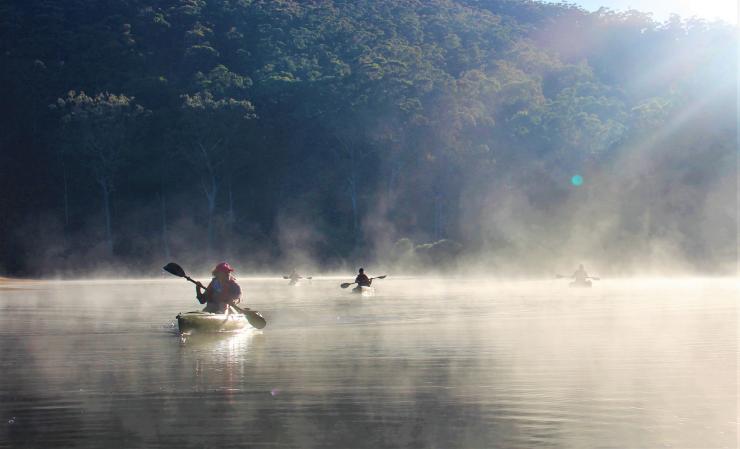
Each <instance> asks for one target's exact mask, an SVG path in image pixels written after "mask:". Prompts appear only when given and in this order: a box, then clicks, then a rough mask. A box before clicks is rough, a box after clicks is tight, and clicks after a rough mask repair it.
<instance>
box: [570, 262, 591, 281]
mask: <svg viewBox="0 0 740 449" xmlns="http://www.w3.org/2000/svg"><path fill="white" fill-rule="evenodd" d="M571 277H572V278H573V279H575V282H576V283H579V284H586V283H588V281H587V279H588V277H589V276H588V273H586V269H585V268H583V264H579V265H578V269H577V270H576V271H575V272H574V273H573V275H572V276H571Z"/></svg>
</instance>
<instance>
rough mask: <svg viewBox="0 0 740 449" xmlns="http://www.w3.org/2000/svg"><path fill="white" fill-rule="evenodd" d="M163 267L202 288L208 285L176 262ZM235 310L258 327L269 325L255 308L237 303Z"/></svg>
mask: <svg viewBox="0 0 740 449" xmlns="http://www.w3.org/2000/svg"><path fill="white" fill-rule="evenodd" d="M162 269H163V270H164V271H166V272H168V273H170V274H174V275H175V276H178V277H181V278H185V279H187V280H188V281H190V282H192V283H193V284H195V285H198V286H200V287H201V288H203V289H205V288H206V287H204V286H203V284H201V283H200V282H198V281H196V280H194V279H193V278H191V277H190V276H188V275H187V274H185V270H183V269H182V267H181V266H180V265H178V264H176V263H174V262H170V263H168V264H167V265H165V266H164V267H162ZM231 307H233V308H234V309H235V310H237V311H238V312H239V313H241V314H243V315H244V316H246V317H247V321H249V324H251V325H252V326H254V327H256V328H257V329H262V328H263V327H265V326H267V321H265V319H264V318H262V315H261V314H260V313H259V312H257V311H255V310H249V309H242V308H240V307H237V306H235V305H233V304H232V305H231Z"/></svg>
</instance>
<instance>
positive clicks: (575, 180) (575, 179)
mask: <svg viewBox="0 0 740 449" xmlns="http://www.w3.org/2000/svg"><path fill="white" fill-rule="evenodd" d="M570 183H571V184H573V185H574V186H576V187H578V186H580V185H581V184H583V176H581V175H573V177H572V178H570Z"/></svg>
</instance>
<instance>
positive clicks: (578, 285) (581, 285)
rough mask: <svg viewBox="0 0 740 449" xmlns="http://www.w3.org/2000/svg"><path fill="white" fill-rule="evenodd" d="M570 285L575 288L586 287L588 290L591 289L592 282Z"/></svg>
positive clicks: (576, 282)
mask: <svg viewBox="0 0 740 449" xmlns="http://www.w3.org/2000/svg"><path fill="white" fill-rule="evenodd" d="M569 285H570V286H571V287H575V288H584V287H586V288H588V287H591V281H583V282H578V281H573V282H571V283H570V284H569Z"/></svg>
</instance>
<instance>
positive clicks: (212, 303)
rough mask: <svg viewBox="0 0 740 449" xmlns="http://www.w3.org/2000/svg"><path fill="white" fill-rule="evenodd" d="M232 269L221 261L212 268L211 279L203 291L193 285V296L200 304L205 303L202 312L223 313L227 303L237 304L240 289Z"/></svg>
mask: <svg viewBox="0 0 740 449" xmlns="http://www.w3.org/2000/svg"><path fill="white" fill-rule="evenodd" d="M233 272H234V269H233V268H231V265H229V264H228V263H226V262H221V263H220V264H218V265H216V268H214V269H213V272H212V274H213V279H211V283H210V284H208V287H206V289H205V291H201V286H200V285H196V286H195V296H196V297H197V298H198V301H200V303H201V304H204V303H205V304H206V308H205V309H203V311H204V312H211V313H224V312H226V309H227V308H228V306H229V305H232V304H239V301H240V299H241V296H242V289H241V287H239V284H237V283H236V279H235V278H234V275H233Z"/></svg>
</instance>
